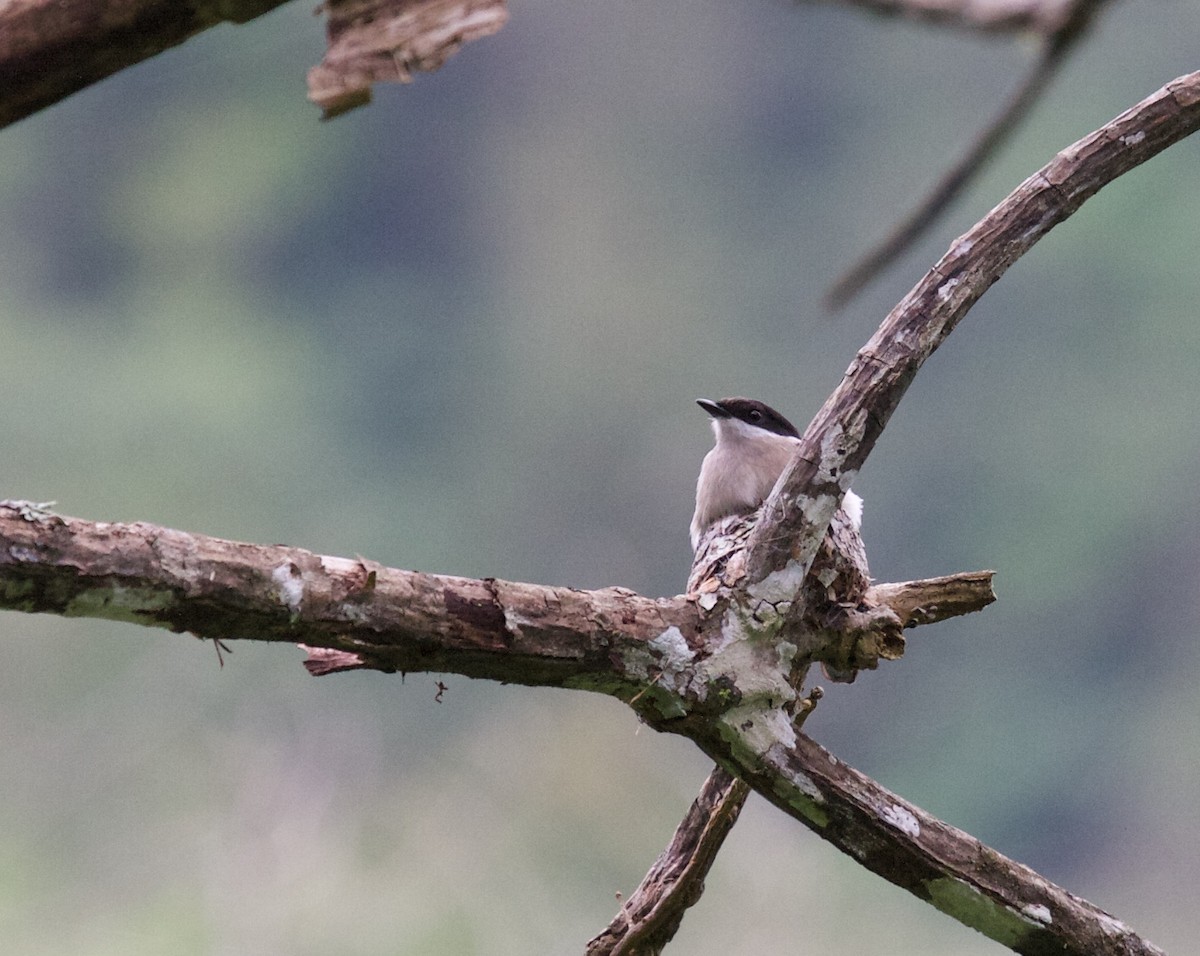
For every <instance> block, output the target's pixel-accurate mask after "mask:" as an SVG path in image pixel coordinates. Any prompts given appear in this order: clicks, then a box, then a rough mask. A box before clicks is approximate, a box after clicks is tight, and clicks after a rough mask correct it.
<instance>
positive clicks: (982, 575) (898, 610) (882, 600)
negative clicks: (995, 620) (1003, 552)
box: [867, 571, 996, 627]
mask: <svg viewBox="0 0 1200 956" xmlns="http://www.w3.org/2000/svg"><path fill="white" fill-rule="evenodd" d="M994 576H995V573H994V572H992V571H976V572H974V573H965V574H952V575H948V576H947V577H942V578H927V579H926V580H924V581H903V582H901V583H899V584H873V585H871V586H870V587H869V588H868V589H867V598H868V601H869V602H870V603H871V604H876V605H881V606H883V607H886V608H889V609H890V610H891V611H892V613H893V614H895V615H896V617H897V618H899V620H900V625H901V627H916V626H918V625H920V624H935V623H937V622H938V621H944V620H945V619H946V618H949V617H957V616H959V615H960V614H971V613H973V612H975V611H982V610H983V609H984V608H985V607H987V606H988V605H989V604H991V603H992V602H993V601H995V600H996V592H995V591H994V590H992V578H993V577H994Z"/></svg>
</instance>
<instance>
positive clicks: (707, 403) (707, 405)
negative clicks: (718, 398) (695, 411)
mask: <svg viewBox="0 0 1200 956" xmlns="http://www.w3.org/2000/svg"><path fill="white" fill-rule="evenodd" d="M696 404H697V405H699V406H700V407H701V408H703V409H704V410H705V411H706V412H708V414H710V415H711V416H712V417H713V418H728V417H729V412H727V411H726V410H725V406H724V405H722V404H721V403H720V402H714V401H713V400H712V399H710V398H698V399H696Z"/></svg>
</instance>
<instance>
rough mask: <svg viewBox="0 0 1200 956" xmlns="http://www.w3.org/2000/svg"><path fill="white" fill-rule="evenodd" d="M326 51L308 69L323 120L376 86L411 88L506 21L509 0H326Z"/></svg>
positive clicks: (361, 102) (310, 90) (365, 99)
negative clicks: (421, 74)
mask: <svg viewBox="0 0 1200 956" xmlns="http://www.w3.org/2000/svg"><path fill="white" fill-rule="evenodd" d="M325 12H326V14H327V16H328V17H329V26H328V36H329V47H328V49H327V50H326V51H325V56H324V58H323V59H322V60H321V63H320V64H319V65H318V66H315V67H313V68H312V69H311V70H309V71H308V98H309V99H310V100H312V101H313V102H314V103H316V104H317V105H318V106H319V107H321V109H322V110H323V111H324V116H325V118H326V119H331V118H332V117H334V116H337V115H338V114H340V113H344V112H346V111H347V110H351V109H354V107H356V106H363V105H364V104H366V103H368V102H369V101H370V99H371V86H372V85H373V84H375V83H378V82H383V81H389V80H390V81H393V82H400V83H408V82H410V81H411V80H412V74H413V71H415V70H421V71H425V72H432V71H434V70H436V69H438V68H439V67H440V66H441V65H442V64H443V63H445V62H446V60H447V59H449V58H450V56H451V54H453V53H455V52H456V51H457V50H458V48H459V47H461V46H462V45H463V44H464V43H469V42H470V41H471V40H477V39H479V38H480V37H485V36H490V35H491V34H493V33H495V32H496V31H497V30H499V29H500V28H501V27H503V26H504V24H505V23H507V22H508V9H507V8H506V7H505V0H327V2H326V4H325Z"/></svg>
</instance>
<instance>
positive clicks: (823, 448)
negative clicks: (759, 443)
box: [746, 73, 1200, 594]
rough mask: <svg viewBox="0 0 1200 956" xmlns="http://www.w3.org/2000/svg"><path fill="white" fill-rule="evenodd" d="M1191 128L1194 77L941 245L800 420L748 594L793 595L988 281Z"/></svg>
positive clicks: (753, 562)
mask: <svg viewBox="0 0 1200 956" xmlns="http://www.w3.org/2000/svg"><path fill="white" fill-rule="evenodd" d="M1198 127H1200V73H1190V74H1187V75H1185V76H1182V77H1179V78H1178V79H1176V80H1173V81H1172V82H1170V83H1168V84H1167V85H1166V86H1164V87H1163V88H1162V89H1160V90H1158V91H1157V92H1156V93H1153V94H1152V95H1151V96H1149V97H1147V98H1146V99H1144V100H1143V101H1142V102H1140V103H1138V104H1137V105H1136V106H1134V107H1132V108H1131V109H1129V110H1126V111H1125V112H1124V113H1122V114H1121V115H1120V116H1118V117H1116V118H1115V119H1114V120H1112V121H1111V122H1109V123H1106V124H1105V125H1104V126H1102V127H1100V129H1098V130H1096V131H1095V132H1093V133H1091V134H1089V135H1087V136H1085V137H1083V138H1082V139H1080V140H1079V141H1078V142H1076V143H1074V144H1072V145H1071V146H1069V147H1067V148H1066V149H1064V150H1063V151H1062V152H1060V153H1059V154H1058V155H1057V156H1055V157H1054V159H1052V160H1051V161H1050V162H1049V163H1047V164H1046V165H1045V166H1044V167H1042V168H1041V169H1040V170H1038V171H1037V172H1036V173H1034V174H1033V175H1032V176H1030V177H1029V178H1028V179H1027V180H1026V181H1025V182H1023V183H1022V184H1021V185H1020V186H1018V187H1017V188H1016V189H1015V190H1014V191H1013V192H1012V193H1010V194H1009V195H1008V197H1007V198H1006V199H1004V200H1003V201H1002V202H1001V203H1000V204H999V205H998V206H997V207H996V208H995V209H993V210H992V211H991V212H990V213H989V214H988V215H987V216H985V217H984V218H983V219H982V220H980V222H979V223H977V224H976V225H975V226H974V227H973V228H972V229H971V230H970V231H968V232H967V233H965V234H964V235H962V236H960V237H959V238H958V239H957V240H955V241H954V242H953V243H952V244H951V246H950V249H949V251H947V252H946V254H945V255H944V256H942V258H941V260H940V261H939V262H938V263H937V264H936V265H935V266H934V267H933V268H932V269H930V270H929V272H928V273H927V274H926V275H925V277H924V278H923V279H922V280H921V281H920V282H919V283H918V284H917V285H916V286H915V287H914V288H913V290H912V291H911V292H909V293H908V295H906V296H905V297H904V299H903V300H902V301H901V302H900V303H899V304H898V305H897V306H896V307H895V308H894V309H893V310H892V311H891V313H890V314H889V315H888V316H887V318H886V319H884V321H883V324H882V325H880V327H879V329H878V330H877V331H876V332H875V334H874V335H873V336H872V337H871V340H870V341H869V342H867V344H866V345H865V346H863V348H862V349H861V350H860V351H859V353H858V354H857V355H856V356H855V358H854V360H853V362H851V364H850V367H849V369H847V371H846V374H845V377H844V378H843V379H842V382H841V384H840V385H839V386H838V387H837V389H836V390H835V391H834V392H833V394H832V395H830V397H829V398H828V399H827V400H826V402H825V404H824V405H823V406H822V408H821V410H820V411H819V412H818V413H817V415H816V417H815V418H814V419H813V420H812V422H811V423H810V424H809V426H808V429H807V430H806V431H805V434H804V437H803V440H802V442H801V446H800V449H799V450H798V451H797V454H796V457H795V458H794V459H793V460H792V463H791V465H790V466H789V467H788V469H787V471H786V472H785V473H784V476H783V478H782V479H781V480H780V483H779V484H778V485H777V486H776V488H775V491H774V493H773V494H772V495H771V497H770V498H769V499H768V500H767V502H766V504H765V505H764V508H763V518H762V520H761V521H760V522H759V524H758V527H757V528H755V530H754V533H753V534H752V535H751V538H750V542H749V552H748V554H747V558H746V567H747V572H748V579H749V581H750V582H751V586H756V585H758V584H759V583H760V582H764V581H765V580H766V579H767V578H768V576H771V575H775V576H776V577H775V579H774V580H773V583H772V585H771V586H769V587H765V586H764V588H760V593H764V592H765V593H767V594H771V593H778V592H787V591H789V590H790V591H791V592H792V593H794V592H795V590H796V582H797V581H798V580H801V579H803V577H804V574H805V573H806V571H807V568H808V566H809V564H810V562H811V561H812V557H813V555H815V554H816V552H817V549H818V547H819V546H820V543H821V540H822V539H823V537H824V534H825V529H826V528H827V527H828V526H829V522H830V520H831V519H832V517H833V514H834V512H835V510H836V509H837V507H838V503H839V502H840V500H841V497H842V494H843V493H844V492H845V490H846V489H848V488H849V487H850V486H851V484H852V482H853V481H854V477H855V475H856V474H857V473H858V470H859V469H860V468H861V467H862V465H863V462H865V461H866V459H867V456H868V455H869V454H870V452H871V449H873V448H874V447H875V442H876V441H877V440H878V438H879V436H880V434H881V433H882V432H883V429H884V426H885V425H886V424H887V422H888V419H889V418H890V417H891V415H892V412H893V411H894V410H895V408H896V406H897V404H899V402H900V399H901V398H902V397H903V395H904V393H905V391H906V390H907V389H908V386H909V383H910V382H911V381H912V380H913V377H914V376H915V375H916V374H917V371H918V370H919V369H920V367H921V365H922V364H924V362H925V360H926V359H927V358H929V356H930V355H932V354H933V352H934V350H935V349H937V347H938V346H939V345H940V344H941V343H942V341H943V340H944V339H945V338H946V336H947V335H949V334H950V333H951V332H952V331H953V330H954V328H955V327H956V326H957V325H958V323H959V322H960V321H961V320H962V318H963V317H964V316H965V315H966V314H967V312H968V311H970V309H971V307H972V306H973V305H974V304H975V303H976V302H977V301H978V300H979V297H980V296H981V295H983V293H984V292H986V291H987V289H988V288H989V287H990V286H991V285H992V283H993V282H995V281H996V280H997V279H999V278H1000V276H1002V275H1003V274H1004V273H1005V271H1006V270H1007V269H1008V267H1009V266H1010V265H1012V264H1013V263H1014V262H1016V261H1017V259H1019V258H1020V257H1021V256H1022V255H1024V254H1025V253H1026V252H1027V251H1028V250H1029V249H1030V248H1032V246H1033V245H1034V244H1035V243H1036V242H1037V241H1038V240H1039V239H1041V238H1042V236H1044V235H1045V234H1046V233H1047V232H1049V231H1050V230H1051V229H1053V228H1054V227H1055V226H1056V225H1058V224H1059V223H1060V222H1062V221H1064V220H1065V219H1067V218H1068V217H1069V216H1070V215H1071V214H1072V213H1073V212H1075V210H1076V209H1078V208H1079V207H1080V206H1081V205H1082V204H1083V203H1084V202H1085V201H1086V200H1087V199H1089V198H1090V197H1092V196H1093V195H1095V194H1096V193H1097V192H1098V191H1099V190H1100V189H1102V188H1103V187H1104V186H1106V185H1108V183H1110V182H1112V181H1113V180H1114V179H1116V178H1117V177H1118V176H1120V175H1121V174H1123V173H1126V172H1128V171H1129V170H1131V169H1133V168H1134V167H1136V166H1138V165H1140V164H1141V163H1144V162H1145V161H1146V160H1148V159H1150V158H1152V157H1154V156H1156V155H1158V153H1160V152H1161V151H1162V150H1164V149H1166V148H1167V147H1168V146H1170V145H1172V144H1173V143H1176V142H1178V141H1179V140H1181V139H1183V138H1184V137H1186V136H1188V135H1190V134H1191V133H1193V132H1195V130H1196V129H1197V128H1198ZM785 572H786V573H785Z"/></svg>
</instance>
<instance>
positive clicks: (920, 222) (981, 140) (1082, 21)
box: [825, 0, 1108, 309]
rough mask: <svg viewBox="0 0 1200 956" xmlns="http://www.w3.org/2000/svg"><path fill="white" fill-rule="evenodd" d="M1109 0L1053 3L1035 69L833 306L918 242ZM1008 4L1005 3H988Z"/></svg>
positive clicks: (857, 267)
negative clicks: (1052, 22)
mask: <svg viewBox="0 0 1200 956" xmlns="http://www.w3.org/2000/svg"><path fill="white" fill-rule="evenodd" d="M1107 2H1108V0H1072V2H1069V3H1061V2H1056V3H1049V4H1043V5H1042V6H1043V7H1051V8H1053V9H1052V11H1050V13H1048V14H1047V15H1048V16H1049V15H1050V14H1052V15H1053V17H1054V18H1055V23H1056V25H1055V26H1054V28H1053V29H1052V30H1049V31H1048V32H1047V35H1046V40H1045V42H1044V43H1043V44H1042V50H1041V53H1040V54H1039V56H1038V58H1037V60H1036V61H1034V64H1033V68H1032V69H1031V70H1030V71H1029V73H1028V74H1027V75H1026V76H1025V79H1024V80H1022V81H1021V85H1020V86H1019V87H1017V90H1016V92H1015V93H1013V95H1012V96H1010V97H1009V99H1008V102H1007V103H1005V104H1004V107H1003V108H1002V109H1001V110H1000V113H999V114H998V115H997V116H996V118H995V119H994V120H992V122H991V123H990V124H989V125H988V126H987V127H986V128H985V129H984V130H983V132H982V133H980V134H979V136H977V137H976V138H975V142H974V143H972V144H971V146H970V148H969V149H968V150H967V152H966V153H965V154H964V155H963V156H962V158H960V159H959V161H958V162H957V163H955V164H954V166H953V167H951V168H950V169H949V170H948V171H947V172H946V173H945V174H944V175H943V176H942V178H941V180H940V181H939V182H938V183H937V185H936V186H934V188H933V190H932V191H931V192H930V194H929V195H928V196H926V197H925V198H924V199H923V200H922V201H921V203H920V205H918V206H917V208H916V209H914V210H913V211H912V212H911V213H910V214H909V215H908V216H907V217H906V218H905V219H904V220H903V221H901V222H900V224H899V225H897V226H896V227H895V228H894V229H893V230H892V232H891V234H890V235H889V236H887V237H886V238H885V239H884V240H883V241H882V242H880V243H879V245H877V246H876V247H875V248H874V249H871V250H870V251H869V252H867V254H866V255H864V256H863V257H862V258H861V259H859V260H858V262H856V263H855V264H854V265H852V266H851V267H850V268H849V269H848V270H846V272H845V273H844V274H843V275H842V276H841V277H840V278H839V279H838V280H837V281H835V282H834V284H833V285H832V286H831V287H830V289H829V292H828V293H827V294H826V296H825V304H826V305H827V306H828V307H829V308H831V309H840V308H842V307H843V306H844V305H845V304H846V303H847V302H849V301H850V299H852V298H854V296H855V295H857V294H858V293H859V292H860V291H861V290H862V289H863V287H864V286H866V285H867V284H868V283H869V282H870V281H871V280H872V279H874V278H875V276H877V275H878V274H879V273H880V272H882V271H883V270H884V269H886V268H887V267H888V266H889V265H891V263H892V262H894V261H895V259H896V257H897V256H899V255H900V254H901V253H902V252H904V250H906V249H908V248H909V247H910V246H911V245H912V244H913V243H915V242H916V241H917V239H919V238H920V237H921V236H922V235H923V234H924V233H925V231H926V230H927V229H928V228H929V227H930V226H931V225H933V223H934V222H935V221H936V219H937V217H938V216H939V215H940V214H941V213H942V211H943V210H944V209H945V208H946V207H947V206H949V205H950V203H952V202H953V201H954V200H955V199H956V198H958V196H959V195H960V194H961V193H962V191H963V190H964V189H965V188H966V187H967V185H968V183H970V182H971V180H973V179H974V178H975V177H976V176H977V175H978V174H979V172H980V171H981V170H982V169H983V167H984V166H985V165H986V163H987V161H988V160H989V159H991V157H992V156H994V155H995V154H996V152H997V151H998V150H999V149H1000V147H1001V146H1002V145H1003V144H1004V142H1005V140H1007V139H1008V137H1009V136H1010V134H1011V133H1012V132H1013V131H1014V130H1015V129H1016V128H1017V126H1018V125H1020V122H1021V120H1023V119H1024V118H1025V115H1026V114H1027V113H1028V112H1029V110H1030V109H1031V108H1032V107H1033V105H1034V104H1035V103H1036V102H1037V100H1038V98H1039V97H1040V96H1041V94H1042V91H1043V90H1044V89H1045V88H1046V87H1047V86H1048V85H1049V83H1050V81H1051V80H1052V79H1053V78H1054V77H1055V76H1056V75H1057V74H1058V71H1059V68H1060V67H1061V66H1062V65H1063V63H1065V62H1066V59H1067V55H1068V54H1069V53H1070V52H1071V51H1072V50H1074V49H1075V46H1076V45H1077V44H1078V42H1079V40H1080V39H1082V37H1083V36H1084V34H1085V33H1086V32H1087V28H1088V27H1089V26H1090V25H1091V23H1092V20H1093V18H1094V17H1095V15H1096V14H1097V13H1098V12H1099V9H1100V7H1101V6H1102V5H1103V4H1105V3H1107ZM985 6H989V7H1008V6H1011V5H1010V4H1007V3H991V4H985Z"/></svg>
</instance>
